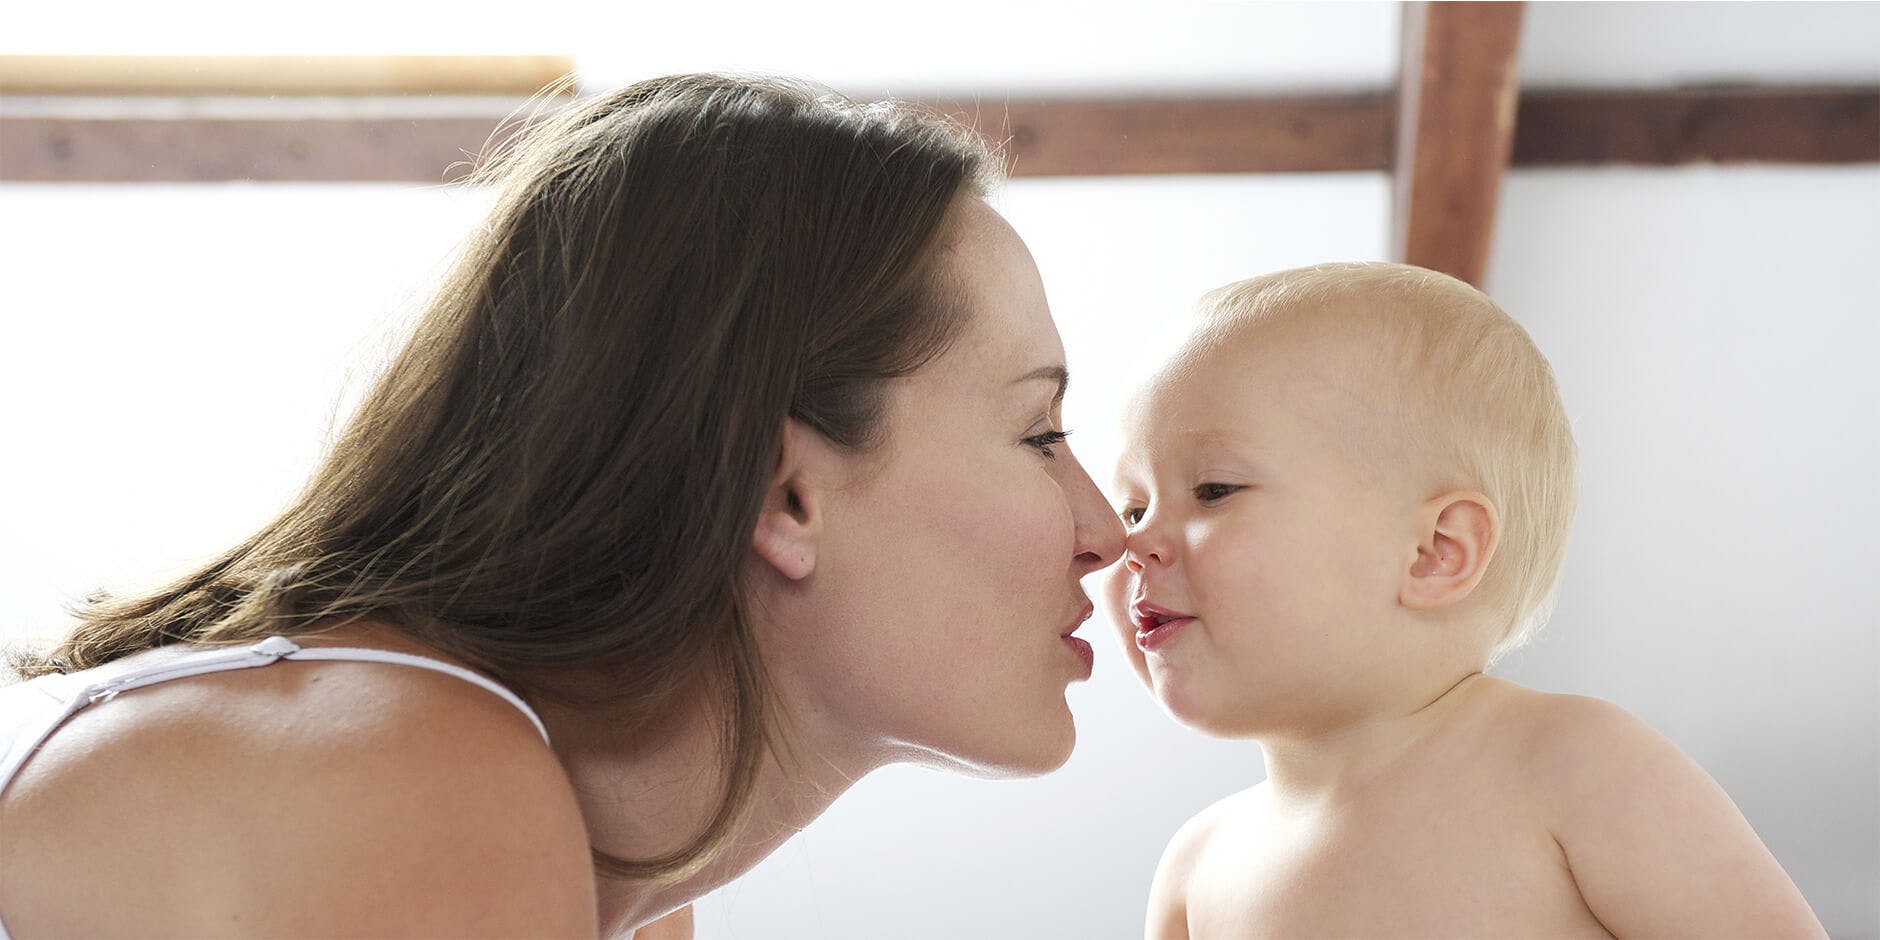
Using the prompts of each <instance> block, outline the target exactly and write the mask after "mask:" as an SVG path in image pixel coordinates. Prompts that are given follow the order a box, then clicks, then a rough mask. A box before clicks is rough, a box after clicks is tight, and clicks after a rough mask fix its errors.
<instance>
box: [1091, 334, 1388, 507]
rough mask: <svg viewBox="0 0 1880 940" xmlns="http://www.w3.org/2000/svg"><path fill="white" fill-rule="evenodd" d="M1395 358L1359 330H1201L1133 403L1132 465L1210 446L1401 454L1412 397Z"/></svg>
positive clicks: (1127, 404) (1128, 403)
mask: <svg viewBox="0 0 1880 940" xmlns="http://www.w3.org/2000/svg"><path fill="white" fill-rule="evenodd" d="M1385 362H1386V360H1385V358H1384V357H1383V356H1382V355H1380V354H1379V351H1378V349H1377V344H1375V343H1373V342H1369V341H1368V340H1367V338H1366V337H1363V336H1361V335H1357V334H1354V333H1352V332H1351V331H1340V330H1335V329H1299V328H1294V327H1291V326H1290V325H1288V328H1286V329H1272V328H1266V329H1262V328H1261V327H1260V326H1259V325H1254V326H1245V327H1242V326H1236V327H1234V328H1232V329H1230V330H1215V331H1213V332H1212V334H1211V335H1210V334H1207V333H1203V334H1198V335H1197V340H1196V342H1193V343H1190V344H1189V345H1188V346H1185V347H1184V348H1182V349H1181V350H1179V351H1178V352H1177V353H1176V354H1175V355H1174V356H1172V357H1171V358H1170V359H1169V360H1168V361H1167V362H1166V363H1165V364H1164V365H1163V366H1162V367H1161V368H1160V369H1159V370H1157V371H1156V372H1155V373H1154V374H1153V375H1152V376H1151V377H1150V378H1149V379H1148V380H1147V381H1145V382H1143V383H1142V384H1141V385H1140V386H1138V387H1137V388H1136V389H1135V391H1134V392H1133V393H1131V394H1128V395H1127V396H1126V397H1125V399H1124V405H1123V408H1122V423H1123V427H1122V430H1123V438H1124V444H1125V450H1124V455H1123V456H1124V457H1125V461H1123V463H1135V464H1137V465H1139V466H1140V465H1141V464H1142V463H1143V462H1144V461H1146V460H1152V459H1156V458H1157V456H1158V454H1159V455H1160V456H1161V457H1163V458H1166V457H1168V456H1170V454H1169V453H1167V451H1171V450H1173V451H1176V452H1190V451H1193V450H1195V449H1200V448H1209V447H1234V448H1240V449H1243V450H1244V449H1247V448H1252V447H1277V448H1281V449H1283V450H1286V451H1308V452H1314V453H1320V454H1324V455H1326V456H1328V457H1329V456H1332V455H1334V454H1342V455H1345V456H1351V455H1353V454H1354V453H1355V454H1362V455H1365V456H1366V457H1367V458H1368V457H1371V456H1375V454H1376V453H1377V452H1378V451H1380V450H1391V451H1395V450H1397V449H1398V448H1399V445H1398V443H1397V442H1396V441H1395V438H1396V437H1398V436H1399V435H1400V432H1401V431H1402V429H1403V424H1404V422H1405V419H1406V418H1407V414H1406V407H1407V406H1406V398H1407V396H1406V395H1405V394H1403V389H1402V388H1401V387H1400V386H1401V383H1400V381H1399V380H1398V379H1397V378H1396V376H1394V375H1393V374H1392V370H1390V369H1388V368H1386V367H1385ZM1123 469H1124V467H1123V466H1121V465H1119V467H1118V471H1119V472H1121V471H1122V470H1123Z"/></svg>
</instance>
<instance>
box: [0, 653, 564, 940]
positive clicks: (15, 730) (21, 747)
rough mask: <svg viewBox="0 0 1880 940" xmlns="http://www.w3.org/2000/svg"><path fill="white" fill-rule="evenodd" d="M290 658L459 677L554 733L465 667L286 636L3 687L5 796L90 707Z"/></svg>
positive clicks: (0, 727)
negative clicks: (29, 763) (55, 736)
mask: <svg viewBox="0 0 1880 940" xmlns="http://www.w3.org/2000/svg"><path fill="white" fill-rule="evenodd" d="M283 659H292V660H297V661H305V660H318V659H330V660H345V661H349V662H367V663H395V664H397V665H400V666H416V667H417V668H419V669H430V670H433V671H435V672H442V673H445V674H447V675H452V676H456V677H457V678H459V679H462V680H464V681H465V682H473V683H475V684H477V685H480V686H482V687H483V688H485V689H488V690H490V691H491V692H494V693H495V694H497V695H500V696H502V697H503V699H504V700H505V701H507V702H508V703H509V704H511V705H514V706H516V707H517V708H519V709H521V710H522V713H523V714H524V715H526V716H528V719H529V722H530V723H531V724H533V725H535V730H536V731H539V732H541V734H542V740H543V741H547V740H548V729H547V728H545V727H543V725H542V719H541V718H539V717H537V716H536V714H535V711H534V710H533V709H531V708H529V706H528V704H527V703H526V702H524V701H523V700H522V699H521V698H519V697H517V695H516V693H514V692H511V691H509V690H508V689H506V688H503V687H502V686H501V685H498V684H497V683H495V682H492V681H490V680H489V679H486V678H484V677H482V676H479V675H477V674H476V673H474V672H471V671H470V670H468V669H465V668H463V667H461V666H453V665H451V664H450V663H444V662H438V661H437V660H435V659H427V658H425V657H423V656H412V655H410V654H407V653H391V652H386V651H385V650H373V649H358V648H354V647H338V646H321V647H312V646H310V647H302V646H299V645H297V644H295V643H294V642H293V641H292V640H289V639H288V638H286V637H283V636H271V637H268V638H267V639H265V640H262V641H261V642H259V643H256V644H254V645H253V646H245V647H223V648H215V649H205V650H199V651H197V652H193V653H185V654H183V655H181V656H177V657H175V658H173V659H169V660H166V661H164V662H161V663H157V664H155V665H151V666H146V667H143V668H140V669H130V670H125V669H123V668H122V667H119V668H117V669H115V670H114V669H113V668H112V667H113V665H114V664H112V663H106V664H105V665H103V666H99V667H97V668H95V669H87V670H85V671H83V672H77V673H72V674H70V675H46V676H40V677H39V678H37V679H29V680H27V681H25V682H20V683H15V684H13V685H9V686H5V687H0V794H3V793H5V792H6V788H7V784H9V783H12V782H13V777H14V775H15V774H17V773H19V770H20V767H21V766H22V765H24V764H25V763H26V759H27V758H29V757H31V756H32V755H33V752H35V751H37V750H38V749H39V746H40V745H41V744H44V743H45V742H46V739H47V738H49V737H51V736H52V733H53V732H54V731H56V730H58V728H59V726H60V725H62V724H64V723H65V721H66V719H68V718H71V717H72V716H73V715H76V714H78V713H79V712H80V711H83V710H84V709H85V708H86V706H89V705H94V704H97V703H98V702H102V701H105V700H106V699H109V698H111V697H112V696H115V695H120V694H122V693H125V692H129V691H130V690H132V689H137V688H142V687H144V686H146V685H154V684H156V683H158V682H168V681H170V680H171V679H181V678H183V677H185V676H196V675H201V674H203V673H205V672H223V671H225V670H229V669H252V668H254V667H256V666H268V665H272V664H274V663H277V662H280V661H281V660H283ZM0 940H8V934H7V930H6V925H5V924H4V923H0Z"/></svg>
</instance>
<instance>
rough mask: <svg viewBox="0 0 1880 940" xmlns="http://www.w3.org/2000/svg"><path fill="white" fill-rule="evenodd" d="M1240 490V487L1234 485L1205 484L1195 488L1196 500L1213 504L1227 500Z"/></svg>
mask: <svg viewBox="0 0 1880 940" xmlns="http://www.w3.org/2000/svg"><path fill="white" fill-rule="evenodd" d="M1239 489H1240V487H1238V486H1235V485H1233V484H1232V483H1203V484H1201V485H1200V486H1197V487H1195V498H1196V499H1198V500H1200V501H1202V502H1204V503H1212V502H1214V501H1216V500H1221V499H1226V498H1227V497H1229V496H1231V495H1233V494H1234V492H1235V491H1237V490H1239Z"/></svg>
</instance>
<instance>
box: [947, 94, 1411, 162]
mask: <svg viewBox="0 0 1880 940" xmlns="http://www.w3.org/2000/svg"><path fill="white" fill-rule="evenodd" d="M933 107H935V109H936V110H939V111H941V112H943V113H945V114H947V115H949V116H950V117H952V118H954V119H955V120H958V121H961V122H963V123H966V124H968V125H970V126H972V127H974V128H975V129H977V130H978V131H979V133H980V134H981V135H982V136H984V137H985V138H986V139H987V140H989V141H991V142H992V143H993V144H994V145H995V146H998V147H1000V148H1001V149H1002V150H1003V151H1004V153H1005V156H1006V162H1007V165H1008V168H1009V169H1010V170H1011V172H1012V174H1013V175H1014V176H1111V175H1126V174H1139V173H1219V172H1233V173H1319V172H1339V171H1345V170H1375V169H1377V168H1379V166H1381V165H1382V163H1383V161H1384V160H1385V159H1387V155H1388V154H1389V152H1390V142H1391V134H1392V125H1391V121H1392V115H1391V111H1390V100H1389V98H1388V96H1386V95H1382V94H1354V95H1322V96H1317V97H1272V98H1238V99H1234V98H1226V99H1208V98H1196V99H1186V100H1163V101H1156V100H1147V101H1144V100H1136V101H1101V100H1099V101H1012V102H1000V103H996V104H990V103H988V104H975V105H965V104H940V105H934V106H933ZM1230 167H1231V168H1232V169H1228V168H1230Z"/></svg>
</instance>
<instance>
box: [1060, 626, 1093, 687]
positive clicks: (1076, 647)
mask: <svg viewBox="0 0 1880 940" xmlns="http://www.w3.org/2000/svg"><path fill="white" fill-rule="evenodd" d="M1064 644H1065V645H1066V646H1069V647H1070V648H1071V652H1073V653H1076V654H1077V658H1078V659H1081V660H1083V663H1084V675H1083V677H1084V678H1086V679H1088V678H1090V671H1091V670H1092V669H1094V668H1096V665H1097V652H1096V650H1093V649H1091V648H1090V644H1089V643H1086V642H1084V641H1083V640H1080V639H1078V638H1077V637H1074V636H1066V637H1064Z"/></svg>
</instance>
